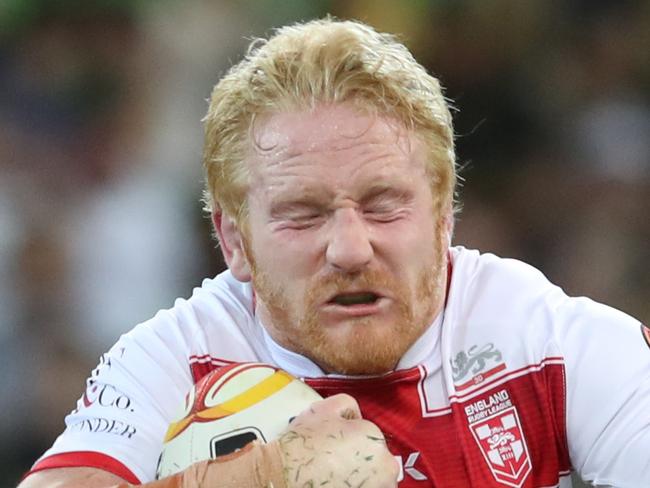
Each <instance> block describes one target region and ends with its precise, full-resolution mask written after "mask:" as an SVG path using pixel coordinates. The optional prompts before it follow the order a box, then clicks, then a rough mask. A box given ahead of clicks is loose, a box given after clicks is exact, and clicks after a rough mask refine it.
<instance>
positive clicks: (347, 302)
mask: <svg viewBox="0 0 650 488" xmlns="http://www.w3.org/2000/svg"><path fill="white" fill-rule="evenodd" d="M379 298H380V296H379V295H377V294H376V293H372V292H356V293H341V294H340V295H336V296H335V297H334V298H332V299H331V300H330V303H334V304H336V305H343V306H346V307H350V306H353V305H368V304H373V303H375V302H376V301H377V300H379Z"/></svg>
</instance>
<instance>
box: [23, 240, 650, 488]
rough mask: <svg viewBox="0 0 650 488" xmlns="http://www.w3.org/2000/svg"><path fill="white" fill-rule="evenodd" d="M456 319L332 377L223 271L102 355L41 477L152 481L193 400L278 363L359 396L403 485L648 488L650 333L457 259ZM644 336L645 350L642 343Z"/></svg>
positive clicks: (514, 268) (467, 255)
mask: <svg viewBox="0 0 650 488" xmlns="http://www.w3.org/2000/svg"><path fill="white" fill-rule="evenodd" d="M450 257H451V259H450V279H449V286H448V292H447V302H446V305H445V308H444V311H443V312H442V313H441V314H440V316H439V317H438V318H437V319H436V321H435V322H434V323H433V324H432V325H431V326H430V327H429V328H428V330H427V331H426V332H425V334H424V335H423V336H422V337H420V338H419V339H418V341H417V342H416V343H415V344H414V345H413V346H412V347H411V348H410V349H409V351H408V352H407V353H406V354H405V356H404V357H403V358H402V360H401V361H400V363H399V365H398V368H397V369H396V370H395V371H394V372H392V373H389V374H386V375H382V376H379V377H342V376H337V375H325V374H324V373H323V372H322V371H321V370H320V369H319V368H318V366H316V365H315V364H314V363H313V362H311V361H310V360H308V359H307V358H305V357H302V356H299V355H297V354H295V353H293V352H291V351H288V350H286V349H283V348H282V347H280V346H279V345H278V344H276V343H275V342H273V340H272V339H271V338H270V336H269V335H268V334H267V333H266V332H265V330H264V328H263V327H262V326H261V324H260V323H259V321H258V320H256V318H255V315H254V310H253V298H252V297H253V293H252V290H251V287H250V285H249V284H245V283H240V282H238V281H236V280H235V279H234V278H233V277H232V275H231V274H230V273H229V272H228V271H226V272H224V273H222V274H220V275H219V276H217V277H216V278H215V279H210V280H205V281H204V283H203V285H202V286H201V287H200V288H197V289H196V290H195V291H194V293H193V295H192V297H191V298H190V299H188V300H181V299H179V300H177V301H176V303H175V304H174V307H173V308H171V309H169V310H163V311H160V312H159V313H158V314H156V316H155V317H154V318H152V319H151V320H149V321H147V322H144V323H142V324H140V325H138V326H137V327H135V328H134V329H133V330H132V331H131V332H129V333H127V334H125V335H123V336H122V337H121V338H120V339H119V341H118V342H117V343H116V344H115V345H114V346H113V347H112V348H111V349H110V351H109V352H108V353H106V354H105V355H103V356H102V358H101V359H100V363H99V365H98V366H97V368H96V369H95V370H94V371H93V372H92V374H91V376H90V378H89V379H88V381H87V389H86V391H85V393H84V394H83V396H82V397H81V398H80V399H79V401H78V402H77V408H76V409H75V410H74V411H73V412H72V413H71V414H70V415H68V416H67V417H66V425H67V427H66V430H65V431H64V432H63V433H62V434H61V435H60V436H59V438H58V439H57V440H56V442H55V443H54V445H53V446H52V447H51V448H50V449H49V450H48V451H47V452H46V453H45V454H44V455H43V456H42V457H41V458H40V459H39V460H38V461H37V462H36V463H35V465H34V466H33V468H32V472H33V471H38V470H42V469H48V468H54V467H68V466H90V467H97V468H101V469H104V470H107V471H109V472H112V473H114V474H117V475H119V476H121V477H123V478H125V479H126V480H128V481H129V482H132V483H137V482H146V481H150V480H152V479H153V478H154V476H155V471H156V465H157V461H158V457H159V455H160V451H161V446H162V441H163V437H164V435H165V432H166V430H167V427H168V424H169V423H170V421H172V420H173V417H174V415H175V414H176V413H177V412H178V409H179V407H180V405H182V403H183V399H184V396H185V394H186V393H187V392H188V391H189V389H190V388H191V387H192V386H193V384H194V383H196V382H197V381H198V380H199V379H200V378H201V377H203V376H204V375H205V374H207V373H208V372H210V371H212V370H214V369H216V368H218V367H220V366H223V365H227V364H231V363H233V362H249V361H255V362H265V363H270V364H273V365H276V366H278V367H280V368H283V369H285V370H287V371H289V372H290V373H292V374H294V375H296V376H299V377H302V378H305V381H306V382H307V383H308V384H310V385H311V386H312V387H314V388H315V389H316V390H317V391H318V392H319V393H321V395H323V396H329V395H331V394H335V393H339V392H346V393H349V394H351V395H352V396H354V397H355V398H356V399H357V400H358V402H359V404H360V407H361V411H362V413H363V415H364V417H365V418H368V419H369V420H372V421H373V422H375V423H376V424H377V425H378V426H379V427H380V428H381V429H382V430H383V431H384V433H385V434H386V438H387V441H388V446H389V449H390V450H391V452H392V453H393V454H394V455H395V456H396V458H397V459H398V460H399V461H400V463H401V466H402V470H401V473H400V484H399V486H400V488H415V487H425V486H438V487H440V486H444V487H480V488H486V487H503V486H510V487H552V486H560V487H569V486H571V481H570V476H569V473H570V471H571V470H572V469H575V470H576V471H577V472H578V473H579V474H580V475H581V476H582V477H583V478H584V479H586V480H590V481H591V482H593V483H595V484H598V485H611V486H616V487H622V488H624V487H630V488H632V487H633V488H638V487H640V486H650V349H649V343H648V342H646V341H650V330H649V329H647V328H644V326H642V325H641V324H640V323H639V322H638V321H637V320H635V319H633V318H631V317H629V316H627V315H626V314H624V313H622V312H619V311H617V310H614V309H612V308H610V307H607V306H604V305H601V304H598V303H595V302H593V301H591V300H589V299H586V298H570V297H567V296H566V295H565V294H564V293H563V292H562V290H561V289H560V288H558V287H556V286H554V285H552V284H551V283H549V282H548V281H547V280H546V278H545V277H544V276H543V275H542V274H541V273H540V272H539V271H537V270H535V269H534V268H532V267H530V266H528V265H526V264H524V263H521V262H519V261H515V260H511V259H501V258H498V257H496V256H494V255H490V254H479V253H478V252H477V251H471V250H467V249H464V248H462V247H456V248H452V249H451V250H450ZM644 338H645V340H644Z"/></svg>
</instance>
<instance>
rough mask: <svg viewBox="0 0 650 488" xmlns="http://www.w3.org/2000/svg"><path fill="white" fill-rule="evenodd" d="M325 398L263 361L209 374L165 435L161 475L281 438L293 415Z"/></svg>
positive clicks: (229, 367) (187, 397)
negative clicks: (251, 443) (253, 443)
mask: <svg viewBox="0 0 650 488" xmlns="http://www.w3.org/2000/svg"><path fill="white" fill-rule="evenodd" d="M320 399H321V397H320V395H318V393H316V392H315V391H314V390H312V389H311V388H310V387H309V386H307V385H306V384H305V383H303V382H302V381H300V380H299V379H297V378H294V377H293V376H291V375H290V374H289V373H287V372H285V371H282V370H280V369H278V368H275V367H273V366H269V365H267V364H261V363H238V364H232V365H229V366H225V367H223V368H219V369H217V370H215V371H213V372H211V373H209V374H207V375H206V376H204V377H203V378H202V379H201V380H200V381H199V382H198V383H197V384H196V385H195V386H194V388H192V389H191V390H190V392H189V393H188V394H187V396H186V397H185V405H184V408H183V411H182V413H181V414H179V415H178V420H176V421H174V422H172V423H171V424H170V426H169V429H168V430H167V434H166V435H165V439H164V443H163V450H162V454H161V455H160V460H159V462H158V471H157V474H156V476H157V478H164V477H167V476H171V475H173V474H175V473H177V472H179V471H182V470H184V469H186V468H187V467H189V466H190V465H191V464H193V463H195V462H197V461H204V460H206V459H214V458H215V457H217V456H222V455H224V454H228V453H231V452H234V451H236V450H237V449H240V448H242V447H244V446H245V445H246V444H248V443H249V442H251V441H254V440H258V441H260V442H265V443H266V442H269V441H271V440H273V439H276V438H277V437H278V436H279V434H280V433H282V432H283V431H284V430H285V429H286V428H287V425H288V424H289V422H290V421H291V419H292V418H294V417H295V416H297V415H298V414H300V413H301V412H302V411H303V410H305V409H306V408H307V407H309V405H311V404H312V403H313V402H315V401H318V400H320Z"/></svg>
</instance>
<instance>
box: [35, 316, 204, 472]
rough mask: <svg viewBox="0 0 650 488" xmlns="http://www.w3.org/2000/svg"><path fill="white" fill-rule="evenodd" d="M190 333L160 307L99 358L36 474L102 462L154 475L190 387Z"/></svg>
mask: <svg viewBox="0 0 650 488" xmlns="http://www.w3.org/2000/svg"><path fill="white" fill-rule="evenodd" d="M188 333H189V332H187V331H184V330H183V328H180V327H178V324H177V323H176V316H175V315H174V314H173V313H172V312H170V311H161V312H159V313H158V314H157V315H156V316H155V317H154V318H153V319H151V320H150V321H148V322H145V323H143V324H140V325H138V326H137V327H136V328H134V329H133V330H132V331H131V332H129V333H128V334H125V335H123V336H122V337H121V338H120V339H119V341H118V342H117V343H116V344H115V345H114V346H113V347H112V348H111V349H110V350H109V351H108V352H107V353H106V354H104V355H103V356H102V357H101V358H100V362H99V365H98V366H97V367H96V368H95V369H94V370H93V372H92V373H91V376H90V377H89V378H88V380H87V384H86V390H85V392H84V393H83V395H82V396H81V398H80V399H79V400H78V402H77V407H76V408H75V410H73V411H72V412H71V413H70V414H69V415H68V416H67V417H66V419H65V423H66V429H65V431H64V432H63V433H62V434H61V435H60V436H59V437H58V439H57V440H56V441H55V443H54V445H53V446H52V447H51V448H50V449H49V450H48V451H46V452H45V454H44V455H43V456H42V457H41V458H40V459H39V460H38V461H37V462H36V463H35V464H34V466H33V467H32V470H31V471H30V472H34V471H39V470H43V469H49V468H57V467H70V466H86V467H96V468H100V469H103V470H106V471H109V472H111V473H113V474H116V475H118V476H121V477H122V478H124V479H126V480H127V481H129V482H131V483H138V482H146V481H149V480H152V479H153V478H154V476H155V470H156V465H157V461H158V457H159V455H160V452H161V448H162V441H163V437H164V435H165V432H166V430H167V427H168V425H169V422H170V421H171V420H172V418H173V416H174V415H175V414H176V413H178V412H177V410H179V409H180V408H181V405H182V401H183V398H184V396H185V394H186V393H187V392H188V391H189V389H190V388H191V386H192V378H191V375H190V371H189V367H188V363H187V352H186V351H187V349H188V341H189V340H191V338H190V337H188V335H187V334H188Z"/></svg>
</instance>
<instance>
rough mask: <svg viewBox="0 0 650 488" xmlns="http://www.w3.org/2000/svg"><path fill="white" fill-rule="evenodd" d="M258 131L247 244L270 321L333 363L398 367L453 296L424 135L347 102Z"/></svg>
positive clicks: (350, 368)
mask: <svg viewBox="0 0 650 488" xmlns="http://www.w3.org/2000/svg"><path fill="white" fill-rule="evenodd" d="M253 140H254V142H255V144H254V149H252V150H251V152H250V154H249V156H248V157H247V161H246V163H247V164H248V165H249V168H250V169H251V176H252V178H251V187H250V190H249V193H248V204H249V218H248V223H247V234H246V237H245V238H243V242H244V254H245V256H246V258H247V262H248V265H249V268H250V272H251V275H252V280H253V286H254V289H255V292H256V296H257V314H258V315H259V317H260V319H261V321H262V323H263V324H264V325H265V327H266V328H267V330H268V332H269V333H270V335H271V336H272V337H273V338H274V339H275V340H276V341H277V342H278V343H279V344H281V345H283V346H284V347H286V348H288V349H291V350H293V351H295V352H298V353H300V354H303V355H305V356H307V357H309V358H310V359H312V360H313V361H314V362H315V363H317V364H318V365H319V366H320V367H321V368H323V369H324V370H325V371H327V372H336V373H343V374H379V373H384V372H387V371H390V370H392V369H393V368H394V367H395V366H396V364H397V362H398V361H399V359H400V358H401V356H402V355H403V354H404V353H405V352H406V350H407V349H408V348H409V347H410V346H411V345H412V344H413V343H414V342H415V340H416V339H417V338H418V337H419V336H420V335H421V334H422V333H423V332H424V331H425V329H426V328H427V327H428V326H429V325H430V324H431V322H432V321H433V319H434V318H435V315H436V314H437V313H438V312H439V311H440V309H441V307H442V303H443V300H444V286H445V282H446V252H447V245H448V237H447V228H446V225H445V222H446V221H447V220H446V219H445V218H444V217H445V216H442V215H436V214H435V212H434V204H433V197H432V194H431V189H430V184H429V178H428V176H427V174H426V172H425V163H424V161H425V157H426V155H425V148H424V145H423V144H422V143H421V142H420V141H419V140H418V139H417V138H416V137H415V135H414V134H413V133H411V132H409V131H407V130H406V129H405V128H404V127H402V126H401V125H399V124H398V123H397V122H395V121H393V120H391V119H387V118H383V117H380V116H366V115H361V114H360V113H359V112H357V111H355V110H353V109H352V108H351V107H349V106H346V105H331V106H320V107H317V108H316V109H315V110H313V111H310V112H289V113H281V114H276V115H273V116H270V117H267V118H265V119H263V120H261V121H260V122H259V123H258V124H257V125H256V127H255V129H254V131H253Z"/></svg>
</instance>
